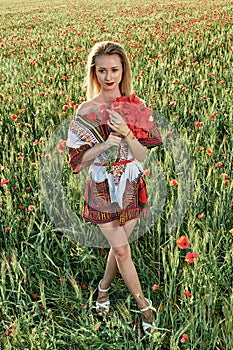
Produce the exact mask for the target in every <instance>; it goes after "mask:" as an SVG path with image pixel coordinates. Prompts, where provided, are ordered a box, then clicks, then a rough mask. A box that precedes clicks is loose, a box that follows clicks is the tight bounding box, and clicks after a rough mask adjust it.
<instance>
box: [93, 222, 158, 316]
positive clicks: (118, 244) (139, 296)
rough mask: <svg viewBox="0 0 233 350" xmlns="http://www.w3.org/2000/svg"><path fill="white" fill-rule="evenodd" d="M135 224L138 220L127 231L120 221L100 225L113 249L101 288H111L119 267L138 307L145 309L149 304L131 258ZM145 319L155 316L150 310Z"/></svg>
mask: <svg viewBox="0 0 233 350" xmlns="http://www.w3.org/2000/svg"><path fill="white" fill-rule="evenodd" d="M135 224H136V220H135V221H134V220H131V222H128V225H127V226H126V227H125V229H124V228H123V227H122V226H119V221H118V220H115V221H112V222H110V223H108V224H103V225H100V228H101V230H102V231H103V233H104V235H105V236H106V238H107V239H108V240H109V243H110V245H111V247H112V248H111V250H110V253H109V259H108V263H107V266H106V270H105V274H104V278H103V280H102V282H101V288H102V289H107V288H108V287H109V285H110V283H111V281H112V280H113V278H114V276H115V274H116V272H117V267H118V269H119V271H120V273H121V276H122V278H123V279H124V281H125V283H126V285H127V287H128V289H129V291H130V292H131V294H132V295H133V297H134V298H135V300H136V302H137V304H138V307H139V308H140V309H142V308H145V306H146V305H147V302H146V300H145V297H144V295H143V292H142V289H141V285H140V282H139V278H138V274H137V271H136V268H135V266H134V263H133V261H132V258H131V251H130V246H129V244H128V237H129V235H130V234H131V232H132V230H133V228H134V226H135ZM102 294H103V293H102ZM100 297H101V292H99V297H98V298H100ZM102 297H104V295H102ZM105 297H106V299H102V300H103V301H106V300H107V296H106V294H105ZM143 319H144V321H148V320H150V321H152V320H153V316H152V313H151V311H150V310H149V311H146V312H145V313H144V315H143Z"/></svg>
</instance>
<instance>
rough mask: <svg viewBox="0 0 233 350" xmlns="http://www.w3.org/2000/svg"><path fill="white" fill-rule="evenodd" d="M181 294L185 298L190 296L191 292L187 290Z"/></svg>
mask: <svg viewBox="0 0 233 350" xmlns="http://www.w3.org/2000/svg"><path fill="white" fill-rule="evenodd" d="M183 294H184V296H185V297H186V298H189V297H191V293H190V292H189V291H186V292H183Z"/></svg>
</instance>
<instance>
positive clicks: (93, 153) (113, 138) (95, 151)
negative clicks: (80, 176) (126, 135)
mask: <svg viewBox="0 0 233 350" xmlns="http://www.w3.org/2000/svg"><path fill="white" fill-rule="evenodd" d="M120 143H121V137H119V136H117V135H114V133H110V134H109V136H108V138H107V140H106V141H104V142H102V143H99V144H96V145H95V146H94V147H92V148H90V149H89V150H87V151H86V152H85V153H84V155H83V156H82V162H88V161H90V160H92V159H95V158H96V157H98V156H99V155H100V154H101V153H103V152H104V151H107V150H108V149H109V148H110V147H112V146H116V147H118V146H119V145H120Z"/></svg>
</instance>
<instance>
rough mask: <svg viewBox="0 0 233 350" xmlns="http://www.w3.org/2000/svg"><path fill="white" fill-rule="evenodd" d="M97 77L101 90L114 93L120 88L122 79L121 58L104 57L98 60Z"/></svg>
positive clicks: (115, 56)
mask: <svg viewBox="0 0 233 350" xmlns="http://www.w3.org/2000/svg"><path fill="white" fill-rule="evenodd" d="M95 72H96V77H97V80H98V82H99V84H100V86H101V90H107V91H112V90H114V89H116V88H118V87H119V84H120V82H121V79H122V72H123V69H122V64H121V59H120V56H118V55H117V54H114V55H103V56H99V57H98V58H97V59H96V67H95Z"/></svg>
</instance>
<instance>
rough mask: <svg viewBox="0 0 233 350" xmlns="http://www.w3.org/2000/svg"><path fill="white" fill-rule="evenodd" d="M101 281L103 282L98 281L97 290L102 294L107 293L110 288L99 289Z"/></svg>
mask: <svg viewBox="0 0 233 350" xmlns="http://www.w3.org/2000/svg"><path fill="white" fill-rule="evenodd" d="M102 281H103V280H101V281H99V284H98V290H99V291H100V292H102V293H107V292H108V291H109V288H110V287H108V288H107V289H102V288H101V287H100V285H101V282H102Z"/></svg>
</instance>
